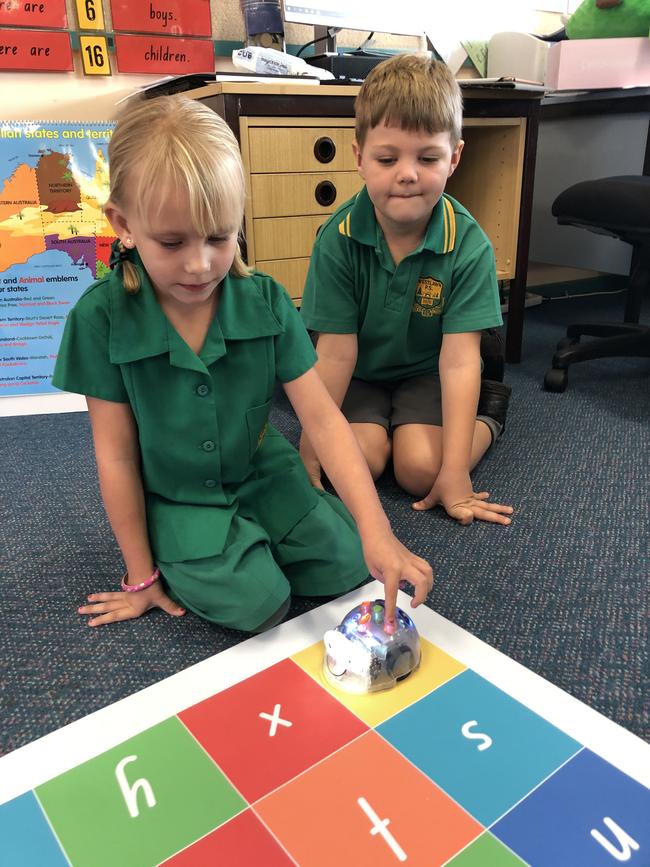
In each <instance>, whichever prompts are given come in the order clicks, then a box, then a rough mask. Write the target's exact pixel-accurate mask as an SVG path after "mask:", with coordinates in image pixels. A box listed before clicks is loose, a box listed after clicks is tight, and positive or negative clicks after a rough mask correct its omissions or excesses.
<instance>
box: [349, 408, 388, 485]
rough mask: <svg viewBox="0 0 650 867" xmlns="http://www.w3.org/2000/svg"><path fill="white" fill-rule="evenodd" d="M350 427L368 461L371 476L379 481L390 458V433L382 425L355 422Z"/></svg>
mask: <svg viewBox="0 0 650 867" xmlns="http://www.w3.org/2000/svg"><path fill="white" fill-rule="evenodd" d="M350 427H351V428H352V430H353V432H354V435H355V436H356V438H357V442H358V443H359V446H360V448H361V451H362V452H363V456H364V458H365V459H366V463H367V464H368V468H369V469H370V474H371V475H372V477H373V479H374V480H375V481H377V479H378V478H379V476H381V474H382V473H383V472H384V470H385V469H386V464H387V463H388V459H389V458H390V451H391V442H390V439H389V437H388V433H387V432H386V430H385V428H383V427H382V426H381V425H380V424H371V423H364V424H359V423H357V422H355V423H354V424H351V425H350Z"/></svg>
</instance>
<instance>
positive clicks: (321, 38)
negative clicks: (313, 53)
mask: <svg viewBox="0 0 650 867" xmlns="http://www.w3.org/2000/svg"><path fill="white" fill-rule="evenodd" d="M338 32H339V28H338V27H328V28H327V35H326V36H319V37H318V39H312V41H311V42H305V44H304V45H303V46H301V47H300V48H299V49H298V51H297V52H296V57H300V55H301V54H302V53H303V51H304V50H305V48H309V46H310V45H316V44H317V43H318V42H326V41H327V40H328V39H331V37H332V36H334V35H335V34H336V33H338Z"/></svg>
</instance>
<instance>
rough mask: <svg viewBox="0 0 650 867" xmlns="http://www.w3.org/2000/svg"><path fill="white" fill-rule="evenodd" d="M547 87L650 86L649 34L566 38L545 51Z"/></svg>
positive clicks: (601, 87) (581, 88)
mask: <svg viewBox="0 0 650 867" xmlns="http://www.w3.org/2000/svg"><path fill="white" fill-rule="evenodd" d="M545 83H546V86H547V87H548V88H549V89H550V90H598V89H603V88H611V87H650V38H647V37H644V36H633V37H629V38H626V39H567V40H564V41H563V42H555V43H553V45H551V48H550V50H549V52H548V65H547V69H546V82H545Z"/></svg>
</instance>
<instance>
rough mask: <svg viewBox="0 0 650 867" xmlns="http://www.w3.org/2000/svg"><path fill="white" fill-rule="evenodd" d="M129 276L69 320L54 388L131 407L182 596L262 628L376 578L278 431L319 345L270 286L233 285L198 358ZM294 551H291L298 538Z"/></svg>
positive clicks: (218, 616) (152, 503)
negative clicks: (297, 606) (296, 608)
mask: <svg viewBox="0 0 650 867" xmlns="http://www.w3.org/2000/svg"><path fill="white" fill-rule="evenodd" d="M129 256H130V258H131V259H132V261H133V262H134V264H135V265H136V267H137V268H138V269H139V271H140V275H141V281H142V287H141V289H140V291H139V292H138V293H137V294H136V295H129V294H127V293H126V292H125V290H124V287H123V284H122V279H121V266H120V265H119V264H118V265H117V267H115V268H114V270H113V271H112V272H111V273H110V274H109V275H107V276H105V277H104V278H102V279H100V280H98V281H97V282H96V283H94V284H93V285H92V286H91V287H89V289H88V290H87V291H86V292H85V293H84V294H83V295H82V297H81V298H80V299H79V301H78V302H77V304H76V305H75V307H74V308H73V310H72V311H71V312H70V315H69V317H68V320H67V322H66V326H65V330H64V334H63V339H62V341H61V347H60V350H59V356H58V358H57V362H56V367H55V372H54V377H53V380H52V382H53V384H54V385H55V386H56V387H57V388H61V389H64V390H65V391H72V392H76V393H79V394H84V395H87V396H90V397H96V398H100V399H103V400H108V401H115V402H118V403H128V404H130V407H131V409H132V411H133V415H134V417H135V420H136V423H137V427H138V436H139V444H140V452H141V472H142V482H143V488H144V494H145V504H146V513H147V524H148V532H149V538H150V543H151V547H152V551H153V553H154V557H155V559H156V562H157V563H158V565H159V566H160V568H161V571H162V574H163V575H164V578H165V580H166V582H167V584H168V588H169V591H170V593H171V595H172V596H173V597H174V598H176V599H177V600H178V601H179V602H181V603H182V604H183V605H185V606H186V607H188V608H190V609H192V610H194V611H195V612H196V613H198V614H200V615H201V616H203V617H206V618H207V619H209V620H213V621H215V622H218V623H220V624H222V625H227V626H232V627H235V628H240V629H246V630H254V629H255V627H256V626H257V625H259V624H261V623H263V622H264V621H265V620H267V619H268V618H269V617H270V616H271V615H272V614H273V613H274V612H275V611H276V610H277V609H278V608H279V607H280V606H281V605H282V603H283V602H284V601H286V599H287V597H288V595H289V593H290V591H291V590H293V591H294V592H296V593H299V594H305V595H336V594H339V593H342V592H345V591H347V590H349V589H351V588H352V587H354V586H356V585H358V584H359V583H360V582H361V581H362V580H363V579H364V578H365V576H366V575H367V569H366V567H365V564H364V562H363V556H362V552H361V546H360V541H359V537H358V533H357V531H356V526H355V524H354V522H353V520H352V518H351V516H350V515H349V513H348V512H347V510H346V509H345V507H344V506H343V505H342V503H340V501H338V500H337V499H336V498H335V497H332V496H331V495H329V494H326V495H322V494H321V493H320V492H318V491H316V490H315V489H314V488H313V487H312V486H311V485H310V483H309V480H308V477H307V474H306V472H305V470H304V467H303V465H302V461H301V460H300V456H299V455H298V453H297V451H296V450H295V449H294V448H293V447H292V446H291V444H290V443H289V442H288V441H287V440H286V439H285V438H284V437H283V436H282V435H281V434H280V433H279V432H278V431H276V430H275V429H274V428H273V427H272V426H271V425H270V424H269V421H268V417H269V410H270V407H271V400H272V396H273V390H274V386H275V383H276V380H278V379H279V380H280V381H281V382H289V381H291V380H292V379H296V378H297V377H299V376H301V375H302V374H304V373H305V372H306V371H308V370H309V369H310V368H311V367H312V366H313V365H314V363H315V360H316V356H315V352H314V349H313V347H312V345H311V341H310V340H309V337H308V335H307V333H306V331H305V329H304V326H303V325H302V323H301V321H300V317H299V315H298V313H297V311H296V310H295V308H294V306H293V304H292V302H291V300H290V299H289V297H288V295H287V293H286V292H285V290H284V289H283V288H282V287H281V286H280V285H279V284H277V283H276V282H275V281H274V280H273V279H272V278H270V277H268V276H266V275H263V274H259V273H253V274H252V275H251V276H250V277H231V276H227V277H226V278H225V279H224V281H223V286H222V292H221V298H220V301H219V307H218V310H217V313H216V315H215V318H214V319H213V321H212V323H211V325H210V328H209V330H208V334H207V337H206V340H205V344H204V346H203V348H202V350H201V353H200V355H198V356H197V355H196V353H195V352H193V350H191V349H190V347H189V346H188V345H187V344H186V343H185V341H184V340H183V339H182V338H181V337H180V336H179V334H178V333H177V332H176V330H175V329H174V327H173V326H172V324H171V323H170V322H169V320H168V319H167V317H166V316H165V314H164V313H163V311H162V308H161V307H160V305H159V303H158V301H157V298H156V295H155V293H154V291H153V289H152V286H151V284H150V282H149V279H148V276H147V274H146V271H145V270H144V268H143V266H142V263H141V261H140V259H139V257H138V255H137V252H135V251H133V252H130V253H129ZM292 540H293V541H292Z"/></svg>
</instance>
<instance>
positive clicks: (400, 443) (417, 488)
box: [353, 421, 492, 497]
mask: <svg viewBox="0 0 650 867" xmlns="http://www.w3.org/2000/svg"><path fill="white" fill-rule="evenodd" d="M353 427H356V425H353ZM491 445H492V434H491V432H490V428H489V427H488V426H487V425H486V424H485V422H482V421H477V422H476V423H475V425H474V438H473V440H472V454H471V459H470V470H473V469H474V467H475V466H476V465H477V464H478V462H479V461H480V460H481V458H482V457H483V455H484V454H485V452H486V451H487V450H488V449H489V447H490V446H491ZM441 466H442V428H441V427H438V426H437V425H431V424H401V425H399V426H398V427H397V428H395V430H394V432H393V468H394V471H395V479H396V480H397V483H398V485H399V486H400V487H401V488H404V490H405V491H408V493H409V494H414V495H415V496H416V497H424V496H426V495H427V494H428V493H429V491H430V490H431V488H432V487H433V483H434V482H435V480H436V478H437V477H438V473H439V472H440V467H441Z"/></svg>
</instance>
